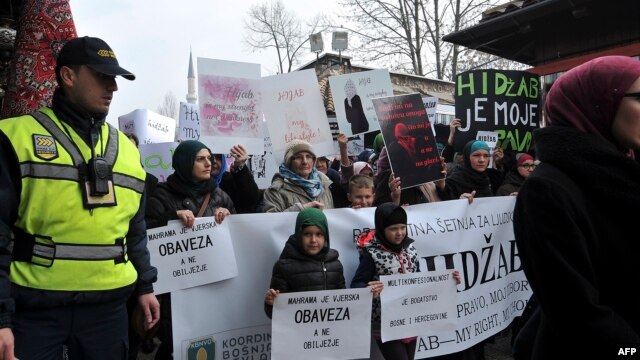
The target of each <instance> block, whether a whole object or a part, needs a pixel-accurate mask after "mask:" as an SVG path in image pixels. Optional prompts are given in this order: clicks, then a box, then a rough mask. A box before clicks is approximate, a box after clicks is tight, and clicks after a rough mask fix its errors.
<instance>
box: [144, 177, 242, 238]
mask: <svg viewBox="0 0 640 360" xmlns="http://www.w3.org/2000/svg"><path fill="white" fill-rule="evenodd" d="M211 191H212V192H213V193H212V196H211V198H210V199H209V204H208V205H207V208H206V210H205V212H204V214H203V215H202V216H203V217H205V216H213V214H214V211H215V209H217V208H219V207H224V208H227V209H228V210H229V212H230V213H232V214H235V213H236V210H235V207H234V206H233V201H231V198H230V197H229V195H227V194H226V193H225V192H224V191H222V189H220V188H219V187H215V188H214V189H212V190H211ZM203 200H204V195H201V196H197V197H196V198H194V197H193V196H191V195H190V194H187V193H186V192H179V191H176V189H174V188H172V187H171V186H170V185H169V184H168V183H166V182H164V183H158V185H157V186H156V189H155V190H154V192H153V194H152V195H151V198H150V199H148V200H147V212H146V215H145V220H146V221H147V228H148V229H152V228H156V227H160V226H166V225H167V222H168V221H169V220H176V219H178V215H177V213H176V211H178V210H191V212H193V214H194V215H195V216H197V214H198V210H199V209H200V205H201V204H202V202H203Z"/></svg>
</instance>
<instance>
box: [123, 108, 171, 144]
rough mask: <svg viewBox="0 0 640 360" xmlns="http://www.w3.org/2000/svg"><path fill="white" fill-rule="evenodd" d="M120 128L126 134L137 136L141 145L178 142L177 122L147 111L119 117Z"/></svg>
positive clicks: (138, 110)
mask: <svg viewBox="0 0 640 360" xmlns="http://www.w3.org/2000/svg"><path fill="white" fill-rule="evenodd" d="M118 128H119V129H120V131H122V132H123V133H125V134H131V133H132V134H135V135H136V136H137V137H138V140H139V142H140V144H155V143H163V142H172V141H175V140H176V120H175V119H172V118H170V117H166V116H162V115H160V114H157V113H154V112H153V111H151V110H147V109H136V110H134V111H132V112H130V113H128V114H126V115H122V116H119V117H118Z"/></svg>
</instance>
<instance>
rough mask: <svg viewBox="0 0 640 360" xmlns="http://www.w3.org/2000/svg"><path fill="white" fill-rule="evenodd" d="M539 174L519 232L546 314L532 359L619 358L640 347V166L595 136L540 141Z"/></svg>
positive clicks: (571, 134)
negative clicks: (629, 346)
mask: <svg viewBox="0 0 640 360" xmlns="http://www.w3.org/2000/svg"><path fill="white" fill-rule="evenodd" d="M534 139H535V142H536V146H537V155H538V158H539V159H540V161H541V162H542V163H541V165H539V166H538V167H536V170H535V171H534V172H532V173H531V175H529V176H528V177H527V180H525V182H524V184H523V185H522V187H521V188H520V191H519V192H518V198H517V201H516V207H515V212H514V232H515V237H516V242H517V245H518V250H519V252H520V258H521V261H522V267H523V269H524V272H525V274H526V276H527V279H528V280H529V283H530V284H531V288H532V290H533V293H534V295H535V297H536V300H537V302H538V304H539V306H540V308H541V314H540V327H539V329H538V331H537V334H536V339H535V342H534V346H533V347H534V349H533V354H532V358H533V359H568V358H573V359H586V358H594V359H595V358H598V359H604V358H607V359H609V358H612V357H614V356H616V354H617V351H618V350H619V348H620V347H625V346H627V345H625V344H636V345H635V346H637V345H638V344H640V294H639V293H638V292H637V291H634V290H633V287H634V285H635V284H636V283H637V281H638V279H640V265H639V263H638V254H640V241H638V239H639V238H638V230H637V222H638V220H637V213H638V212H637V211H635V210H634V209H637V206H638V204H640V164H639V163H638V162H636V161H634V160H633V159H630V158H628V157H627V156H626V155H625V154H623V153H621V152H620V151H619V150H617V149H615V148H613V146H611V145H610V144H609V143H607V142H605V141H603V140H602V139H601V138H599V137H596V136H594V135H587V134H582V133H579V132H578V131H576V130H574V129H570V128H558V127H552V126H548V127H546V128H543V129H539V130H536V131H535V132H534Z"/></svg>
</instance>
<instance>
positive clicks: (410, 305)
mask: <svg viewBox="0 0 640 360" xmlns="http://www.w3.org/2000/svg"><path fill="white" fill-rule="evenodd" d="M451 273H452V271H451V270H445V271H434V272H432V273H428V274H426V273H414V274H396V275H384V276H380V281H382V283H383V284H384V289H383V290H382V293H380V303H381V307H382V311H381V313H382V321H381V324H380V325H381V330H382V341H384V342H386V341H389V340H397V339H404V338H408V337H412V336H417V335H420V334H425V333H427V332H440V331H450V330H452V329H455V325H456V322H457V314H456V303H457V301H456V300H457V296H456V295H457V294H456V291H457V289H456V281H455V279H453V276H452V275H451Z"/></svg>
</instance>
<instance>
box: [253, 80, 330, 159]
mask: <svg viewBox="0 0 640 360" xmlns="http://www.w3.org/2000/svg"><path fill="white" fill-rule="evenodd" d="M261 84H262V101H263V102H262V104H263V110H264V116H265V119H266V121H267V127H268V129H269V136H270V137H271V143H272V145H273V156H274V158H275V159H276V161H277V162H278V163H279V162H281V161H282V159H284V153H285V151H286V148H287V144H289V143H290V142H291V141H292V140H294V139H300V140H304V141H307V142H309V143H311V145H312V147H313V151H314V152H315V154H316V155H317V156H322V155H331V154H333V141H332V139H331V131H330V130H329V122H328V120H327V112H326V110H325V108H324V104H323V102H322V97H320V96H318V94H320V87H319V86H318V79H317V77H316V72H315V70H313V69H308V70H302V71H295V72H292V73H287V74H279V75H273V76H268V77H265V78H262V80H261Z"/></svg>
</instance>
